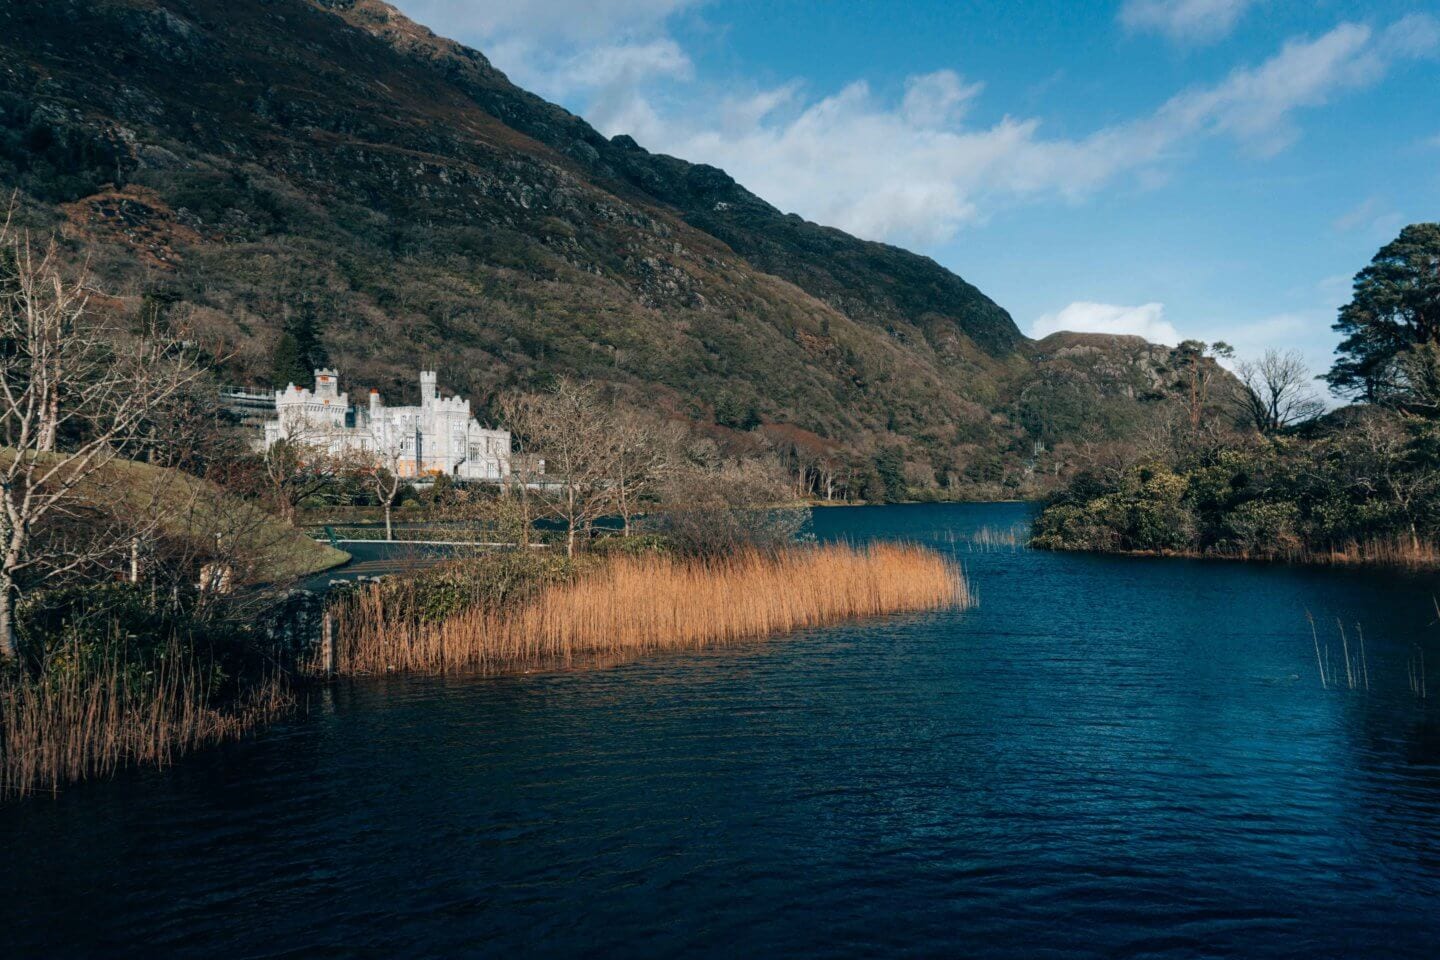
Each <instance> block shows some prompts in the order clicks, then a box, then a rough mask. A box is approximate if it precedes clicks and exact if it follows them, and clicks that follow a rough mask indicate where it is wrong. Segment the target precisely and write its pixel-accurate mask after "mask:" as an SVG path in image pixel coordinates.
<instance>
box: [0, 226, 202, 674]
mask: <svg viewBox="0 0 1440 960" xmlns="http://www.w3.org/2000/svg"><path fill="white" fill-rule="evenodd" d="M89 299H90V293H89V287H88V283H87V278H86V276H85V275H84V272H83V271H80V272H78V273H77V275H75V276H73V277H72V276H69V275H68V274H67V271H66V269H65V267H64V265H63V263H62V262H61V254H60V249H59V247H58V245H57V244H56V243H55V242H54V241H53V240H51V241H49V242H46V243H44V244H43V245H37V244H35V243H33V242H32V241H31V239H30V238H29V237H28V236H27V235H25V234H24V233H23V232H21V231H19V230H17V229H14V228H13V227H12V225H11V221H10V220H9V219H7V220H6V221H5V223H4V224H3V226H0V440H3V443H4V450H3V451H0V501H3V502H0V657H3V658H4V659H7V660H10V659H14V658H15V657H16V655H17V653H18V650H17V645H16V638H15V624H14V611H15V602H16V600H17V597H18V594H19V592H20V591H21V590H22V589H23V587H24V583H25V581H26V580H27V579H28V578H30V577H33V576H34V575H37V574H40V573H43V574H47V575H50V576H57V575H62V574H64V573H66V572H68V571H73V570H79V569H83V568H85V567H86V566H88V565H91V564H93V563H94V562H95V560H96V558H97V557H99V556H102V555H104V554H107V553H109V552H112V551H113V550H114V548H115V547H116V543H114V542H112V541H114V540H115V539H116V538H117V537H118V538H123V540H122V542H125V543H128V542H129V541H130V540H131V537H130V536H128V535H127V534H126V532H125V531H117V530H113V529H110V526H111V525H96V526H94V527H92V528H90V535H88V536H86V537H84V538H76V537H58V538H57V537H46V536H41V535H40V531H41V525H42V523H43V522H45V521H60V520H63V519H64V518H65V517H66V516H67V515H74V514H76V513H77V512H80V511H82V510H83V508H84V501H85V498H86V497H87V495H88V494H87V490H86V489H85V488H86V486H87V481H89V480H91V479H92V478H94V477H95V476H96V474H97V473H98V472H99V471H101V470H102V469H104V468H105V467H106V466H107V465H108V464H110V463H111V462H112V461H114V460H116V459H117V458H119V457H120V456H121V455H122V453H123V452H124V451H125V449H126V447H127V445H129V444H132V443H134V442H136V441H137V440H139V439H141V433H142V428H143V426H144V424H145V423H146V421H147V418H148V416H149V415H150V414H151V413H152V412H153V411H154V410H155V409H156V408H158V407H160V406H161V405H163V404H164V403H165V402H166V401H167V400H168V399H169V398H171V397H173V396H174V395H176V394H177V393H178V392H180V391H181V390H183V389H184V388H185V386H186V385H187V384H189V383H190V382H191V381H193V380H194V379H195V378H196V377H197V376H198V374H199V370H198V366H197V365H196V364H195V362H194V360H193V358H192V357H191V356H190V355H189V354H188V353H187V352H186V351H185V350H183V349H181V346H180V344H178V343H177V342H175V341H174V340H171V339H169V338H168V337H165V336H161V335H160V334H159V333H158V332H157V331H143V332H142V333H140V334H138V335H136V334H128V333H124V332H122V331H119V330H116V329H112V328H110V327H107V326H106V324H105V323H104V322H103V321H102V320H101V319H100V318H99V317H97V315H96V314H95V313H94V312H93V311H92V310H91V309H90V308H89Z"/></svg>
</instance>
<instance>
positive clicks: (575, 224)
mask: <svg viewBox="0 0 1440 960" xmlns="http://www.w3.org/2000/svg"><path fill="white" fill-rule="evenodd" d="M0 186H3V187H4V188H5V189H7V190H9V189H11V188H14V189H15V190H17V191H18V194H19V197H20V202H21V210H20V216H21V217H22V218H23V219H25V220H26V221H27V222H29V223H31V224H33V225H34V226H36V227H39V228H50V229H60V230H62V232H63V234H64V236H65V237H66V238H67V240H68V242H69V243H70V244H71V246H72V248H73V250H74V251H75V253H76V255H77V256H81V255H83V256H85V257H88V258H89V260H90V262H91V263H92V266H93V267H94V269H95V271H96V273H97V276H98V278H99V280H100V281H101V283H102V284H103V286H104V287H105V289H106V290H107V292H108V293H109V294H111V296H112V299H110V300H108V301H106V302H107V303H108V304H109V305H110V307H111V308H113V309H115V310H118V311H122V312H125V311H136V312H138V311H140V310H142V309H146V310H151V311H155V312H158V313H159V314H161V315H163V316H165V317H166V318H168V322H171V323H174V324H180V325H183V326H184V327H185V328H186V329H187V330H188V331H190V332H191V333H193V335H194V336H195V337H196V338H198V339H200V340H201V341H202V342H204V343H207V344H210V345H212V347H213V349H214V350H215V352H216V355H217V356H219V357H223V358H224V359H223V363H224V365H225V367H226V369H225V371H224V375H225V377H226V379H228V380H231V381H234V382H240V383H251V384H255V385H262V384H264V385H269V383H270V382H272V381H274V380H276V379H277V378H278V379H284V377H285V376H286V374H287V373H289V372H292V371H294V370H298V369H303V368H304V367H305V366H307V365H310V364H319V363H322V362H325V363H329V364H333V365H336V366H339V367H340V368H341V369H342V370H343V371H344V372H345V374H346V376H347V377H349V378H351V379H352V381H361V382H364V383H366V384H374V385H376V386H379V387H381V388H382V389H385V390H387V392H396V391H399V392H400V393H402V394H403V391H404V390H406V389H409V385H410V383H411V381H412V380H413V373H414V370H415V369H416V368H417V367H418V366H420V365H421V364H425V365H428V366H438V367H439V368H440V370H441V371H442V379H443V380H444V382H445V383H447V384H448V385H450V386H452V387H453V388H455V389H457V390H459V391H462V392H465V393H468V394H471V395H473V396H475V397H476V398H477V399H479V400H480V401H481V402H482V403H483V402H484V400H485V398H489V397H494V396H495V395H496V394H497V393H498V392H499V391H502V390H506V389H512V388H516V387H522V388H524V387H534V386H538V385H541V384H543V383H545V382H546V381H547V380H549V379H550V378H553V377H555V376H557V375H562V374H570V375H577V376H582V377H587V378H593V379H597V380H601V381H604V382H606V383H609V384H613V385H614V387H615V389H617V390H618V391H620V392H621V393H622V394H623V395H625V396H628V397H629V398H631V399H632V400H633V401H635V402H637V403H644V404H646V405H648V406H651V407H653V408H657V409H661V410H668V411H670V412H672V413H673V414H674V415H676V416H682V417H685V418H687V419H690V420H692V421H694V422H697V423H701V424H708V425H711V427H710V428H711V429H712V430H714V431H715V433H716V435H717V437H719V438H720V439H722V440H725V439H726V438H729V439H731V440H733V441H734V442H737V443H750V442H758V440H759V439H760V438H773V437H776V436H803V437H805V438H807V442H809V443H812V444H818V445H820V446H823V447H826V448H828V449H831V450H833V451H834V452H835V453H836V454H837V455H842V456H844V457H847V458H849V459H851V460H853V461H854V463H855V464H857V465H860V466H861V467H863V466H864V465H865V464H867V463H870V462H872V461H873V460H874V459H875V458H876V457H877V456H879V455H880V454H881V453H882V452H883V453H885V455H886V456H889V457H890V458H891V461H894V460H896V459H899V460H901V461H903V463H904V470H905V477H906V485H907V486H909V487H910V488H911V490H912V492H914V491H921V492H923V491H925V490H931V489H939V488H944V487H948V488H950V489H952V490H954V489H957V488H958V487H960V486H969V487H977V486H982V485H990V486H991V487H994V488H995V489H997V490H998V489H999V488H1000V486H1002V485H1007V484H1008V485H1009V486H1010V487H1012V488H1013V487H1014V486H1015V485H1016V484H1018V483H1021V482H1022V480H1023V478H1024V477H1025V476H1027V475H1029V474H1030V473H1032V472H1033V467H1034V458H1035V453H1034V451H1035V445H1034V441H1035V440H1036V439H1041V438H1044V439H1045V442H1046V443H1048V444H1051V445H1053V443H1054V441H1055V440H1056V439H1060V440H1064V439H1066V436H1065V434H1066V433H1067V432H1068V431H1072V427H1070V426H1066V427H1062V428H1057V427H1056V426H1055V425H1054V424H1049V423H1041V422H1040V421H1044V420H1045V419H1046V417H1047V414H1046V411H1045V410H1044V409H1043V406H1044V404H1043V403H1042V404H1041V405H1040V406H1039V407H1037V406H1036V405H1035V401H1034V397H1036V396H1041V395H1043V396H1046V397H1051V396H1052V395H1054V393H1055V389H1054V387H1053V383H1052V381H1056V380H1059V381H1063V382H1064V384H1065V386H1064V388H1063V390H1062V391H1061V392H1062V393H1064V392H1067V391H1068V393H1067V395H1070V394H1073V395H1075V396H1078V397H1081V398H1082V400H1083V402H1081V403H1080V405H1079V407H1078V408H1077V409H1078V410H1080V411H1081V412H1080V413H1078V414H1076V416H1078V417H1080V418H1082V420H1083V418H1084V417H1085V416H1087V415H1088V414H1086V413H1085V410H1088V409H1090V407H1091V406H1093V405H1094V404H1102V403H1103V404H1105V405H1107V406H1106V409H1107V411H1109V412H1108V413H1107V415H1106V418H1105V420H1104V423H1103V424H1101V425H1100V427H1099V429H1102V430H1103V431H1108V432H1116V431H1119V432H1124V431H1125V430H1126V429H1129V426H1128V424H1129V421H1131V420H1133V419H1135V418H1137V417H1142V416H1143V415H1144V410H1143V408H1144V407H1145V405H1146V404H1147V403H1150V402H1151V400H1153V399H1154V397H1153V396H1152V395H1151V393H1147V391H1145V390H1137V389H1131V387H1133V386H1134V385H1135V383H1138V381H1134V377H1132V374H1135V372H1136V369H1137V368H1135V367H1134V364H1133V363H1132V361H1134V362H1138V363H1141V364H1142V366H1143V365H1146V364H1148V365H1149V366H1150V367H1151V368H1153V369H1152V370H1151V373H1150V374H1145V375H1143V376H1142V377H1141V379H1145V378H1147V377H1148V379H1149V380H1151V381H1153V382H1154V384H1156V385H1157V388H1158V389H1159V395H1163V393H1164V390H1163V386H1164V383H1163V381H1164V379H1165V377H1164V374H1163V373H1161V372H1159V371H1160V369H1161V368H1162V367H1163V366H1164V364H1165V363H1166V362H1167V355H1168V352H1167V351H1164V350H1163V349H1161V350H1159V352H1156V350H1155V349H1154V348H1144V347H1139V346H1135V345H1132V344H1129V343H1125V342H1122V341H1118V340H1117V341H1114V342H1112V343H1109V344H1108V345H1106V344H1105V343H1102V342H1101V341H1087V342H1086V343H1088V344H1089V346H1086V347H1085V349H1084V350H1080V352H1078V353H1077V352H1076V350H1079V348H1080V347H1082V346H1085V345H1084V344H1081V343H1080V342H1079V341H1076V342H1075V343H1071V344H1068V345H1067V344H1066V343H1065V342H1063V341H1057V340H1056V339H1055V338H1053V337H1052V338H1048V339H1047V340H1045V341H1041V342H1040V343H1038V344H1037V343H1033V342H1031V341H1029V340H1027V339H1026V338H1025V337H1024V336H1023V335H1022V334H1021V333H1020V331H1019V330H1018V329H1017V327H1016V325H1015V323H1014V321H1013V320H1012V319H1011V317H1010V316H1009V314H1008V313H1006V311H1005V310H1004V309H1002V308H1001V307H1000V306H998V305H997V304H996V303H995V302H994V301H992V300H991V299H990V298H988V297H987V296H985V295H984V294H983V293H981V292H980V291H979V290H977V289H976V288H975V287H974V286H972V285H970V284H968V283H966V282H965V281H964V280H962V279H961V278H960V277H958V276H956V275H955V274H953V273H951V272H950V271H948V270H946V269H944V268H943V267H941V266H939V265H938V264H936V263H935V262H934V261H932V260H930V259H928V258H926V257H922V256H918V255H915V254H912V253H909V252H907V251H904V250H901V249H898V248H896V247H892V246H888V245H885V244H880V243H872V242H867V241H863V240H859V239H856V238H854V237H851V236H848V235H847V234H845V233H843V232H841V231H838V230H834V229H831V228H827V227H823V226H819V225H817V224H813V223H809V222H807V221H805V220H803V219H801V218H799V217H797V216H795V215H793V214H785V213H782V212H781V211H779V210H777V209H775V208H774V207H772V206H771V205H769V204H768V203H766V202H765V201H764V200H762V199H760V198H759V197H756V196H755V195H754V194H751V193H750V192H749V191H747V190H745V189H744V187H742V186H740V185H739V184H737V183H735V181H734V180H732V179H731V178H730V177H729V176H728V175H726V174H725V173H724V172H723V171H721V170H717V169H715V168H713V167H708V166H704V165H697V164H691V163H687V162H685V161H683V160H679V159H675V158H673V157H666V156H659V155H655V154H651V153H649V152H647V151H646V150H644V149H643V148H642V147H640V146H639V145H637V144H636V143H635V142H634V141H633V140H631V139H630V138H628V137H615V138H613V139H607V138H606V137H604V136H602V135H600V134H599V133H598V132H596V131H595V130H594V129H592V128H591V127H590V126H589V125H588V124H586V123H585V122H584V121H583V120H581V119H579V118H577V117H575V116H573V115H571V114H570V113H568V112H566V111H565V110H563V109H561V108H560V107H557V106H555V105H553V104H550V103H547V102H545V101H544V100H542V99H540V98H538V97H536V96H534V95H533V94H530V93H527V92H526V91H524V90H521V89H519V88H518V87H516V86H514V85H513V84H511V83H510V82H509V81H508V80H507V79H506V78H505V77H504V75H503V74H501V73H500V72H499V71H497V70H496V69H495V68H494V67H492V66H491V65H490V63H489V62H488V61H487V60H486V59H485V57H484V56H482V55H481V54H480V53H478V52H476V51H474V50H470V49H468V48H465V47H463V46H461V45H459V44H456V43H453V42H451V41H448V40H444V39H442V38H439V37H436V36H435V35H434V34H432V33H431V32H430V31H428V30H426V29H424V28H423V27H420V26H417V25H416V24H414V23H412V22H410V21H409V20H407V19H406V18H405V17H403V16H402V15H401V14H399V13H398V12H396V11H395V10H394V9H393V8H391V7H390V6H388V5H387V4H384V3H381V2H379V0H245V2H237V0H50V2H46V3H23V2H0ZM1052 341H1053V342H1052ZM1087 351H1088V352H1087ZM1096 351H1099V352H1101V353H1103V354H1106V355H1113V356H1114V357H1116V358H1119V359H1117V360H1116V361H1115V362H1113V363H1112V362H1106V363H1096V362H1094V360H1095V356H1094V354H1095V352H1096ZM1132 354H1133V355H1134V356H1132ZM1141 355H1143V356H1141ZM1127 358H1128V359H1127ZM1057 371H1063V372H1064V373H1063V375H1061V374H1059V373H1057ZM1116 371H1119V374H1120V375H1119V377H1118V379H1117V377H1116V376H1114V374H1115V372H1116ZM1132 381H1134V382H1132ZM1046 402H1047V403H1048V402H1049V401H1046ZM1112 408H1113V409H1112ZM1071 419H1072V420H1073V419H1074V418H1073V417H1072V418H1071ZM1067 422H1068V421H1067ZM1081 426H1082V427H1084V428H1085V429H1090V427H1089V426H1086V425H1085V424H1084V423H1081ZM1074 429H1080V428H1079V427H1076V428H1074ZM891 486H894V483H893V482H892V483H891Z"/></svg>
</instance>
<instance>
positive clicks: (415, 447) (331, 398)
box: [264, 370, 510, 480]
mask: <svg viewBox="0 0 1440 960" xmlns="http://www.w3.org/2000/svg"><path fill="white" fill-rule="evenodd" d="M264 430H265V438H264V444H265V448H266V449H267V450H268V449H269V448H270V447H271V446H272V445H273V444H275V443H278V442H279V441H281V440H284V439H291V440H295V441H297V442H301V443H304V444H307V445H309V446H314V447H317V448H319V449H321V450H324V451H325V452H326V453H328V454H330V455H332V456H346V457H359V458H372V459H373V460H374V461H375V462H377V463H379V464H381V465H384V466H389V467H391V468H392V469H394V470H395V471H396V472H397V473H399V474H400V475H401V476H405V477H426V476H438V475H441V474H445V475H448V476H452V477H455V478H456V479H459V480H503V479H504V478H505V477H506V476H508V475H509V473H510V432H509V431H508V430H490V429H487V428H485V427H482V426H480V424H479V422H477V421H476V420H475V418H474V417H472V416H471V415H470V401H469V400H467V399H465V398H463V397H442V396H440V394H439V391H438V390H437V389H436V376H435V372H434V371H433V370H423V371H421V373H420V405H419V406H417V407H387V406H386V405H385V404H384V402H383V401H382V400H381V398H380V392H379V391H378V390H371V391H370V394H369V397H368V401H367V402H366V403H365V404H364V405H363V406H361V405H358V404H357V405H353V406H352V405H351V403H350V396H349V394H347V393H344V392H342V391H341V390H340V374H339V372H337V371H335V370H316V371H315V386H314V388H313V389H306V388H302V387H298V386H296V385H295V384H293V383H292V384H290V385H289V386H287V387H286V388H285V389H284V390H277V391H275V419H274V420H271V421H269V422H267V423H266V424H265V426H264Z"/></svg>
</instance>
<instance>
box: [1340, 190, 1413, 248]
mask: <svg viewBox="0 0 1440 960" xmlns="http://www.w3.org/2000/svg"><path fill="white" fill-rule="evenodd" d="M1404 219H1405V218H1404V217H1403V216H1401V214H1400V213H1399V212H1398V211H1396V210H1394V209H1393V208H1391V207H1390V205H1389V204H1387V203H1386V202H1385V201H1383V200H1381V199H1380V198H1379V197H1367V198H1365V199H1364V200H1362V201H1361V202H1360V203H1358V204H1356V205H1355V206H1353V207H1351V208H1350V209H1349V210H1347V211H1345V212H1344V213H1342V214H1341V215H1340V216H1338V217H1336V218H1335V219H1334V220H1332V221H1331V222H1330V228H1331V229H1332V230H1334V231H1335V232H1336V233H1361V234H1364V235H1366V236H1369V237H1374V238H1377V239H1380V238H1389V237H1391V236H1394V235H1395V234H1396V233H1398V232H1399V230H1400V227H1401V226H1402V225H1403V223H1404Z"/></svg>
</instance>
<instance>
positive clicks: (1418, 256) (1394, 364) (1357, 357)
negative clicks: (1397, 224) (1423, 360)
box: [1325, 223, 1440, 403]
mask: <svg viewBox="0 0 1440 960" xmlns="http://www.w3.org/2000/svg"><path fill="white" fill-rule="evenodd" d="M1334 329H1335V330H1336V331H1338V332H1339V333H1341V334H1343V335H1344V338H1345V339H1344V340H1342V341H1341V343H1340V346H1338V347H1336V348H1335V352H1336V354H1338V359H1337V360H1336V361H1335V365H1334V366H1333V367H1331V368H1330V372H1329V373H1328V374H1326V375H1325V379H1326V380H1327V381H1329V383H1330V389H1331V390H1333V391H1334V392H1336V393H1339V394H1348V395H1350V396H1357V397H1359V398H1361V399H1363V400H1366V401H1369V402H1372V403H1373V402H1380V401H1393V400H1396V399H1401V396H1400V395H1403V393H1404V388H1403V383H1402V381H1403V379H1404V378H1403V376H1402V369H1401V368H1402V366H1403V356H1402V355H1403V354H1406V353H1407V352H1409V351H1411V350H1412V349H1413V348H1414V347H1416V346H1419V345H1422V344H1427V343H1437V342H1440V223H1413V224H1411V225H1410V226H1408V227H1406V228H1405V229H1404V230H1401V231H1400V236H1398V237H1397V238H1395V239H1394V240H1393V241H1391V242H1390V243H1388V244H1386V245H1385V246H1384V247H1383V248H1381V250H1380V252H1379V253H1377V254H1375V258H1374V259H1373V260H1371V261H1370V265H1369V266H1367V267H1366V268H1365V269H1364V270H1361V271H1360V272H1359V273H1357V274H1356V275H1355V292H1354V295H1353V296H1352V297H1351V300H1350V302H1349V303H1347V304H1345V306H1343V307H1341V308H1340V316H1339V319H1338V320H1337V321H1336V322H1335V326H1334Z"/></svg>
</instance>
